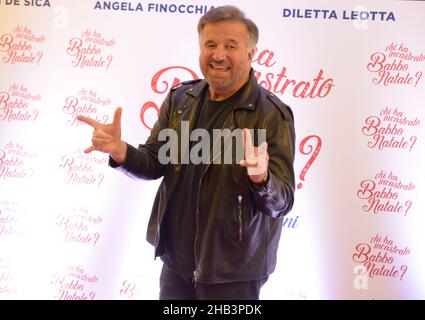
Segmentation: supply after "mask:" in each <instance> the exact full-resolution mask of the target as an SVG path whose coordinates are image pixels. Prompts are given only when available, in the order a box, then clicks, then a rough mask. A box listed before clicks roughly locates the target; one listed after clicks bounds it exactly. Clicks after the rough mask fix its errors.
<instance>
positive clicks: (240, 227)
mask: <svg viewBox="0 0 425 320" xmlns="http://www.w3.org/2000/svg"><path fill="white" fill-rule="evenodd" d="M242 200H243V197H242V196H241V195H238V209H239V215H238V242H239V243H242V241H243V221H242Z"/></svg>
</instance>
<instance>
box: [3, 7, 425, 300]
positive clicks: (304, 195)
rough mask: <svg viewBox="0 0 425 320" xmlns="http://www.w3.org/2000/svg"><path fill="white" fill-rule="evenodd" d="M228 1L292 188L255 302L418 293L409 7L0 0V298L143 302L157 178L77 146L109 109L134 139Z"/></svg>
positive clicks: (154, 275)
mask: <svg viewBox="0 0 425 320" xmlns="http://www.w3.org/2000/svg"><path fill="white" fill-rule="evenodd" d="M221 4H234V5H237V6H239V7H240V8H241V9H243V10H244V11H245V12H246V14H247V15H248V16H249V17H251V18H252V19H253V20H254V21H255V22H256V23H257V25H258V26H259V29H260V41H259V44H258V51H257V54H256V58H255V61H254V63H253V67H254V69H255V70H256V72H257V77H258V79H259V81H260V82H261V83H262V85H264V86H265V87H267V88H268V89H269V90H271V91H273V92H275V93H276V94H277V95H278V96H279V97H280V98H281V99H282V100H283V101H285V102H286V103H287V104H289V105H290V106H291V107H292V109H293V111H294V114H295V124H296V134H297V146H298V152H297V154H296V163H295V170H296V176H297V185H298V188H297V191H296V195H295V197H296V201H295V206H294V208H293V210H292V212H291V213H290V214H289V215H288V216H287V218H286V219H285V226H284V232H283V235H282V240H281V244H280V248H279V257H278V265H277V270H276V272H275V273H274V274H273V275H272V276H271V277H270V280H269V281H268V282H267V283H266V285H265V286H264V289H263V291H262V295H261V297H262V298H263V299H424V298H425V273H424V272H423V270H424V269H425V250H424V243H425V236H424V232H423V230H422V229H423V225H424V222H425V218H424V214H425V212H424V209H425V205H424V197H423V194H424V191H425V190H424V182H425V170H424V167H423V163H424V160H425V159H424V154H425V152H424V143H423V141H424V139H425V134H424V125H423V121H424V111H423V110H424V109H423V108H424V101H425V90H424V88H425V85H424V79H423V78H424V77H423V76H422V73H423V72H424V69H425V68H424V67H425V63H424V61H425V48H424V45H425V33H424V32H423V30H424V21H425V3H423V2H420V1H370V0H367V1H362V2H361V3H359V2H357V1H313V0H304V1H297V2H296V4H295V2H294V1H286V0H280V1H277V0H276V1H263V2H261V6H260V5H259V3H258V1H254V0H252V1H251V0H250V1H242V0H239V1H202V2H201V1H199V2H198V1H183V0H182V1H175V2H174V1H158V0H156V1H92V0H90V1H88V0H87V1H66V0H50V1H48V0H31V1H30V0H1V1H0V299H157V297H158V283H159V271H160V268H161V262H160V260H159V259H157V260H156V261H154V260H153V248H152V247H151V246H150V245H149V244H148V243H147V242H146V241H145V234H146V224H147V221H148V218H149V214H150V209H151V205H152V202H153V198H154V195H155V192H156V189H157V187H158V185H159V181H150V182H147V181H136V180H131V179H129V178H128V177H126V176H124V175H123V174H121V173H119V172H117V171H115V170H113V169H111V168H108V166H107V157H106V156H104V155H103V154H100V153H96V152H95V153H92V154H90V155H85V154H84V153H83V150H84V148H86V147H88V146H89V145H90V137H91V131H92V130H91V128H89V127H88V126H86V125H84V124H82V123H81V122H78V121H77V120H76V119H75V117H76V115H77V114H79V113H80V114H85V115H89V116H91V117H93V118H96V119H98V120H99V121H102V122H105V123H106V122H110V121H111V117H112V115H113V111H114V109H115V108H116V107H117V106H121V107H123V119H122V125H123V138H124V139H125V140H126V141H128V142H130V143H132V144H133V145H136V146H137V145H138V144H139V143H143V142H144V141H145V139H146V138H147V136H148V135H149V131H150V129H149V128H150V127H151V126H152V125H153V123H154V122H155V120H156V118H157V112H158V108H159V106H160V104H161V102H162V100H163V99H164V98H165V95H166V93H167V91H168V90H169V88H170V87H171V86H172V84H173V83H176V82H178V81H183V80H188V79H193V78H196V77H200V76H201V73H200V71H199V68H198V45H197V32H196V25H197V21H198V19H199V18H200V16H201V14H202V13H204V12H205V10H207V9H208V8H210V7H211V6H217V5H221Z"/></svg>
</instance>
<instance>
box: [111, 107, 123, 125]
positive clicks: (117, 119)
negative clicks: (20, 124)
mask: <svg viewBox="0 0 425 320" xmlns="http://www.w3.org/2000/svg"><path fill="white" fill-rule="evenodd" d="M121 115H122V108H121V107H118V108H116V109H115V112H114V120H113V121H112V124H114V125H115V126H117V127H118V128H121Z"/></svg>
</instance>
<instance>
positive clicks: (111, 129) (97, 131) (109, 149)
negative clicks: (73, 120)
mask: <svg viewBox="0 0 425 320" xmlns="http://www.w3.org/2000/svg"><path fill="white" fill-rule="evenodd" d="M121 114H122V108H121V107H119V108H117V109H116V110H115V113H114V120H113V121H112V123H110V124H102V123H100V122H97V121H96V120H93V119H92V118H89V117H86V116H82V115H78V116H77V119H78V120H80V121H82V122H84V123H86V124H88V125H89V126H92V127H93V128H94V131H93V136H92V139H91V142H92V145H91V146H90V147H88V148H87V149H86V150H84V153H90V152H92V151H94V150H97V151H101V152H105V153H109V155H110V156H111V158H112V159H114V161H115V162H117V163H118V164H123V163H124V160H125V154H126V152H127V144H126V143H125V142H124V141H122V140H121Z"/></svg>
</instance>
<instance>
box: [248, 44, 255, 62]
mask: <svg viewBox="0 0 425 320" xmlns="http://www.w3.org/2000/svg"><path fill="white" fill-rule="evenodd" d="M256 51H257V47H256V46H253V47H252V48H251V50H249V51H248V58H249V60H252V59H254V54H255V52H256Z"/></svg>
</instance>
